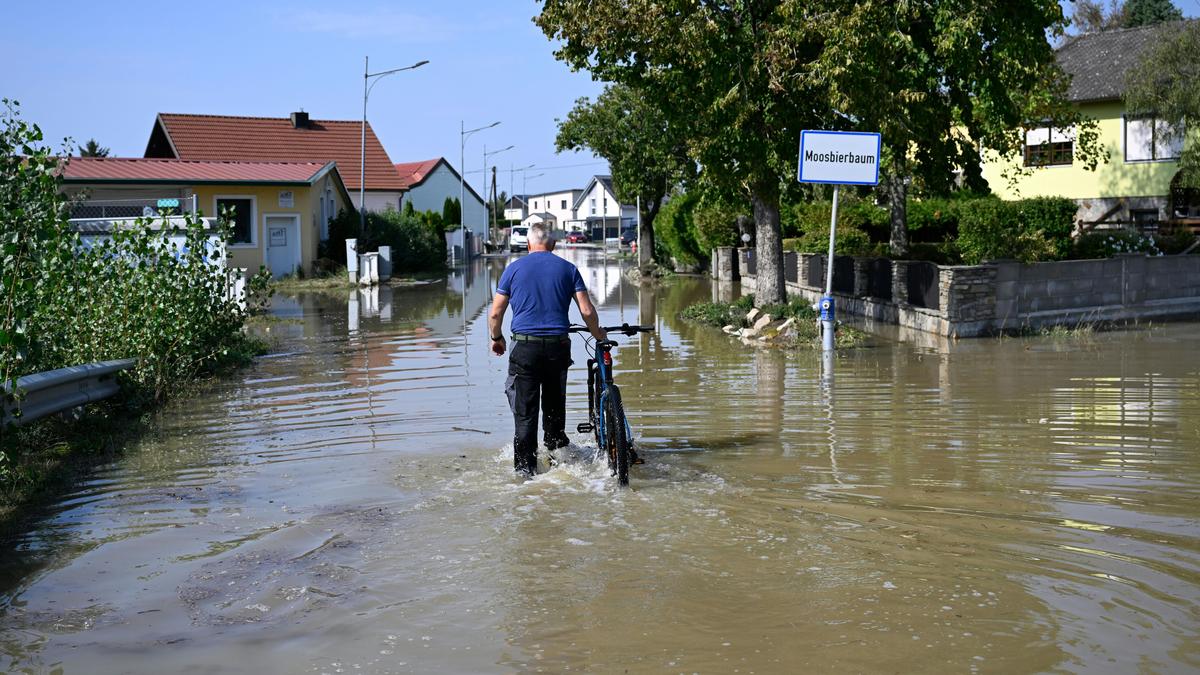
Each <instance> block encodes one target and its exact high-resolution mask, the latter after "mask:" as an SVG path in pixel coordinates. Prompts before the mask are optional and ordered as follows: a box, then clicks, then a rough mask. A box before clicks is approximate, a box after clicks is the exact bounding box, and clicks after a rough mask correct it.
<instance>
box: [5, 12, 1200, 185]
mask: <svg viewBox="0 0 1200 675" xmlns="http://www.w3.org/2000/svg"><path fill="white" fill-rule="evenodd" d="M6 4H9V6H7V7H6V8H5V10H4V13H5V18H6V19H7V20H8V21H7V22H6V23H7V24H8V25H7V26H6V27H5V28H4V29H3V34H4V42H3V46H2V47H0V49H2V53H3V55H4V61H5V66H6V67H5V68H3V70H2V71H0V96H3V97H8V98H15V99H17V100H18V101H20V102H21V104H22V106H21V109H22V112H23V115H24V116H25V117H26V118H27V119H29V120H31V121H34V122H37V123H38V124H39V125H41V127H42V129H43V131H45V133H46V137H47V138H48V139H51V140H52V141H53V142H54V144H55V145H56V146H57V144H58V141H59V139H61V138H63V137H65V136H71V137H73V138H74V139H75V141H76V142H78V143H82V142H84V141H86V140H87V139H89V138H95V139H97V140H98V141H99V142H100V143H101V145H105V146H108V147H110V148H111V149H112V153H113V155H116V156H132V157H139V156H141V154H142V153H143V151H144V150H145V146H146V141H147V139H148V137H149V134H150V128H151V125H152V124H153V121H154V115H155V114H156V113H158V112H180V113H208V114H225V115H259V116H267V117H283V116H286V115H287V114H288V113H290V112H292V111H294V110H297V109H300V108H303V109H304V110H306V111H308V112H309V113H310V114H311V115H312V116H313V117H314V118H317V119H350V120H354V119H360V118H361V116H362V69H363V56H364V55H369V56H370V57H371V69H372V71H376V70H385V69H389V68H396V67H401V66H406V65H410V64H412V63H415V62H416V61H420V60H423V59H428V60H429V61H430V63H429V64H428V65H426V66H424V67H422V68H420V69H418V70H414V71H411V72H404V73H398V74H396V75H392V76H389V77H386V78H383V79H382V80H381V81H380V82H379V84H378V85H376V86H375V88H374V90H373V91H372V93H371V99H370V104H369V108H368V119H369V120H370V122H371V126H372V127H373V128H374V129H375V132H376V133H377V134H378V135H379V137H380V139H381V140H382V141H383V144H384V147H386V148H387V151H388V154H389V155H390V156H391V157H392V160H393V161H396V162H402V161H415V160H421V159H428V158H431V157H437V156H444V157H446V158H447V159H449V160H450V161H451V163H452V164H454V165H455V166H458V164H459V159H458V157H459V120H465V122H466V125H467V128H468V129H470V128H472V127H475V126H483V125H486V124H489V123H491V122H494V121H497V120H498V121H500V122H501V124H500V126H498V127H496V128H494V129H489V130H487V131H483V132H480V133H478V134H475V135H474V136H472V137H471V138H470V139H469V140H468V143H467V148H466V161H465V165H466V170H467V178H468V180H470V181H471V182H472V183H475V184H476V186H477V187H479V177H480V174H479V170H480V168H481V166H482V164H483V158H482V156H481V155H482V153H483V149H484V144H486V145H487V146H488V147H489V148H490V149H493V150H495V149H498V148H503V147H505V146H507V145H510V144H511V145H515V146H516V147H515V148H514V149H513V150H510V151H508V152H504V153H501V154H497V155H495V156H494V157H493V158H491V160H490V161H489V164H493V163H494V164H497V165H498V166H499V167H501V169H503V171H501V172H500V173H499V174H498V175H497V183H498V186H499V188H500V189H501V190H504V191H508V190H509V172H508V171H507V169H508V168H509V167H510V166H515V167H518V168H519V167H522V166H525V165H528V164H536V166H537V168H535V169H532V170H530V171H529V172H528V175H529V176H534V175H536V174H539V173H542V174H544V175H542V176H541V177H538V178H532V179H531V180H529V182H528V190H529V191H530V192H538V191H549V190H557V189H564V188H569V187H579V188H582V187H583V186H584V184H585V183H586V182H587V180H588V178H590V177H591V176H592V175H593V174H596V173H604V172H607V165H606V164H605V163H604V162H603V161H601V160H599V159H598V158H596V157H594V156H592V155H591V154H590V153H578V154H576V153H565V154H561V155H559V154H556V153H555V152H554V136H555V132H556V129H557V126H556V124H555V119H556V118H562V117H565V116H566V113H567V112H568V111H569V110H570V109H571V107H572V105H573V104H574V101H575V99H577V98H579V97H581V96H592V97H594V96H595V95H596V94H598V93H599V91H600V88H601V87H600V85H599V84H597V83H595V82H593V81H592V80H591V77H590V76H589V75H588V74H587V73H572V72H570V71H569V70H568V69H567V68H566V67H565V66H564V65H562V64H561V63H559V62H557V61H555V60H554V57H553V54H552V52H553V45H552V44H551V43H550V42H549V41H548V40H547V39H546V38H545V36H543V35H542V33H541V31H539V30H538V29H537V27H536V26H534V25H533V23H532V22H531V18H532V17H533V15H534V14H535V13H536V12H537V11H538V9H539V7H540V6H539V4H538V3H536V2H534V0H492V1H487V0H443V1H441V2H432V3H430V2H422V3H417V2H352V1H343V2H312V1H310V0H292V1H290V2H247V1H242V2H227V1H223V0H218V1H214V2H206V3H186V4H185V3H172V2H167V1H165V0H164V1H162V2H141V1H129V2H126V1H122V2H119V3H107V2H79V1H77V0H58V1H45V0H43V1H42V2H30V1H27V0H16V1H15V2H12V3H6ZM1063 4H1064V6H1065V7H1068V12H1069V11H1070V9H1069V6H1070V3H1069V2H1065V1H1064V2H1063ZM1175 4H1176V6H1177V7H1179V8H1180V9H1182V10H1183V11H1184V13H1185V14H1187V15H1188V16H1196V15H1197V14H1200V0H1175ZM579 165H583V166H579ZM521 190H522V187H521V180H520V174H519V173H518V174H517V177H516V180H515V191H516V192H521Z"/></svg>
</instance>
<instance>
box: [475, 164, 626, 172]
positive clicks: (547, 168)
mask: <svg viewBox="0 0 1200 675" xmlns="http://www.w3.org/2000/svg"><path fill="white" fill-rule="evenodd" d="M600 164H605V165H607V164H608V162H586V163H584V164H560V165H558V166H539V167H536V170H537V171H558V170H559V169H578V168H580V167H584V166H597V165H600ZM496 170H497V171H507V169H505V168H504V167H502V166H501V167H497V168H496ZM482 172H483V169H474V170H472V171H464V172H463V173H465V174H471V173H482Z"/></svg>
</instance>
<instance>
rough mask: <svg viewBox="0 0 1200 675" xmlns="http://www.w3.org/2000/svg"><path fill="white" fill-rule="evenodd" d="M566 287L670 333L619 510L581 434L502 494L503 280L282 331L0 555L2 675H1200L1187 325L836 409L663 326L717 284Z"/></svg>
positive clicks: (921, 383)
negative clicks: (555, 461) (1060, 674)
mask: <svg viewBox="0 0 1200 675" xmlns="http://www.w3.org/2000/svg"><path fill="white" fill-rule="evenodd" d="M562 254H563V255H564V257H567V258H569V259H571V260H572V261H574V262H576V263H577V264H578V265H579V267H580V270H581V272H582V274H583V278H584V281H585V282H586V283H587V284H588V286H589V289H591V291H592V295H593V297H594V298H595V299H596V300H597V305H598V307H599V310H600V315H601V321H602V323H604V324H613V323H620V322H622V321H627V322H629V323H647V324H653V325H655V326H656V328H657V332H656V333H654V334H652V335H645V336H640V337H637V338H631V339H630V338H623V337H622V338H617V339H618V340H619V341H620V344H621V346H620V347H618V348H617V349H616V350H615V352H614V353H615V359H616V368H615V371H616V381H617V383H618V384H619V385H620V386H621V389H622V394H623V397H624V401H625V406H626V410H627V411H628V413H629V416H630V422H631V423H632V424H633V426H634V429H635V434H636V435H637V436H638V438H639V447H640V448H642V449H643V455H644V456H645V457H646V464H645V465H643V466H637V467H634V468H633V470H632V471H631V479H630V488H629V489H627V490H619V489H618V488H617V486H616V480H615V478H612V477H609V476H608V475H607V471H606V470H605V469H604V468H603V467H602V465H601V463H593V462H591V461H590V460H591V453H592V451H593V448H592V441H591V439H590V437H588V436H585V435H582V434H575V433H573V431H572V433H571V435H572V439H573V441H574V442H575V444H574V445H573V446H572V447H571V452H570V453H568V456H567V458H566V461H565V462H563V463H562V464H561V465H560V466H558V467H556V468H554V469H552V470H550V471H548V472H547V473H545V474H542V475H540V476H538V477H537V478H536V479H535V480H533V481H530V482H526V483H521V482H519V481H518V480H516V479H515V478H514V476H513V472H512V418H511V415H510V413H509V411H508V409H507V405H506V401H505V398H504V395H503V392H502V387H503V382H504V377H505V369H506V364H507V357H505V358H504V359H501V358H496V357H492V356H491V355H490V354H489V352H488V343H487V326H486V308H487V305H488V303H489V302H490V299H491V294H492V291H493V289H494V287H495V284H496V281H497V280H498V279H499V276H500V272H501V270H502V266H503V264H504V261H503V260H502V259H493V260H482V261H476V263H475V264H474V265H473V267H472V268H471V269H470V270H468V271H467V273H466V274H464V273H463V272H462V271H459V272H457V273H455V274H453V275H451V276H450V278H449V279H448V280H447V281H445V282H437V283H432V284H428V285H424V286H417V287H409V288H395V289H383V290H382V291H379V292H378V293H376V294H374V295H371V294H365V293H362V294H360V293H357V292H338V293H320V294H317V293H313V294H305V295H301V296H299V297H277V298H276V302H275V309H274V312H275V313H276V314H277V315H278V316H279V317H280V320H279V321H276V322H274V323H272V324H270V327H269V330H270V333H271V335H272V336H273V338H274V339H275V340H276V342H277V345H278V348H277V351H276V352H275V353H272V354H271V355H269V356H267V357H264V358H262V359H260V360H259V361H257V362H256V363H255V364H254V365H253V366H252V367H251V368H249V369H247V370H246V371H243V372H240V373H236V374H235V375H233V376H232V377H230V378H228V379H225V380H221V381H217V382H213V383H212V384H211V385H210V386H208V387H207V388H206V390H205V391H204V392H203V393H202V394H201V395H200V396H198V397H196V398H191V399H187V400H183V401H179V402H177V403H175V404H173V405H171V406H170V407H168V408H167V409H165V410H164V411H162V412H161V414H160V415H159V416H158V419H157V422H156V427H155V433H154V434H153V435H151V436H149V437H147V438H145V439H143V440H142V441H141V442H139V443H138V444H137V445H136V447H133V448H131V449H130V450H129V451H128V452H127V454H126V455H125V456H124V457H123V458H121V459H120V460H119V461H117V462H115V463H113V464H110V465H105V466H101V467H99V468H98V469H97V470H96V471H95V473H94V474H93V475H91V476H90V477H89V479H88V480H87V481H86V482H84V483H82V484H80V485H78V486H77V487H76V489H75V491H74V492H72V493H70V494H66V495H63V496H62V497H61V499H59V500H58V501H57V502H56V503H54V504H52V505H51V506H50V507H49V508H48V510H47V512H46V513H45V514H44V516H43V517H42V518H41V519H39V520H38V521H37V522H36V523H34V524H33V525H32V526H31V529H29V530H28V531H27V532H26V533H25V534H23V535H22V536H21V537H20V538H19V539H18V540H16V541H14V542H9V543H7V544H6V545H5V548H3V550H2V553H0V556H2V559H0V671H8V672H31V673H43V672H63V673H124V672H138V673H161V672H187V673H215V672H247V673H251V672H253V673H264V672H280V673H298V672H314V673H336V672H345V673H353V672H364V673H391V672H396V673H408V672H414V673H430V672H446V673H482V672H537V671H545V672H562V671H584V672H600V673H607V672H631V673H638V672H687V673H692V672H700V673H732V672H740V673H783V672H806V671H811V672H876V671H891V672H1042V671H1048V670H1056V671H1073V672H1084V671H1086V672H1112V673H1128V672H1155V673H1177V672H1194V671H1196V670H1197V669H1200V325H1198V324H1195V323H1179V324H1168V325H1165V326H1158V327H1154V328H1151V329H1148V330H1131V331H1121V332H1113V333H1101V334H1095V335H1090V336H1082V337H1067V338H1060V339H1052V338H1035V339H981V340H974V341H962V342H958V343H949V342H946V341H944V340H937V339H934V338H931V337H923V338H919V339H915V340H914V339H905V340H898V339H895V336H889V335H887V334H883V335H881V336H880V337H878V338H877V339H875V340H873V341H872V343H871V344H870V345H869V346H867V347H865V348H862V349H856V350H847V351H843V352H840V353H839V355H838V358H837V361H836V365H835V374H834V376H833V377H832V378H824V377H823V376H822V363H821V355H820V354H819V353H810V352H796V353H787V352H780V351H755V350H752V349H747V348H745V347H742V346H741V345H740V344H738V343H736V342H735V341H733V340H732V339H730V338H729V337H727V336H725V335H723V334H722V333H721V332H720V331H718V330H716V329H711V328H706V327H701V326H696V325H693V324H688V323H684V322H683V321H682V320H680V319H679V318H678V313H679V311H680V310H682V309H683V308H684V307H686V306H687V305H689V304H691V303H693V302H696V301H699V300H708V299H710V298H711V295H712V290H711V289H710V284H709V282H708V281H707V280H706V279H699V278H680V279H677V280H674V281H672V282H670V283H668V284H666V285H664V286H662V287H659V288H639V287H638V286H637V285H636V284H631V283H630V282H628V281H627V280H625V279H624V277H623V275H622V274H621V270H620V269H619V268H618V266H617V265H616V264H615V263H613V262H612V261H611V260H608V261H607V262H606V260H605V259H603V258H601V257H600V253H599V252H596V251H583V250H568V251H565V252H563V253H562ZM464 289H465V292H464ZM348 296H349V298H350V299H348ZM573 316H577V314H575V313H574V310H573ZM906 337H907V336H906ZM574 352H575V356H574V358H575V366H574V367H573V368H572V372H571V376H570V384H569V389H568V401H567V407H568V416H567V418H568V424H567V426H568V430H573V429H574V427H575V424H576V423H578V422H582V421H584V419H585V417H586V412H587V393H586V387H585V382H586V371H585V369H584V367H583V366H584V361H585V359H586V355H585V352H584V348H583V341H582V340H581V339H576V340H575V342H574Z"/></svg>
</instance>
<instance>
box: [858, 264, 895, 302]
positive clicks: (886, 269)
mask: <svg viewBox="0 0 1200 675" xmlns="http://www.w3.org/2000/svg"><path fill="white" fill-rule="evenodd" d="M862 264H863V267H864V268H865V272H866V275H867V295H868V296H869V297H872V298H879V299H880V300H891V299H892V261H891V260H889V259H887V258H871V259H869V260H865V261H862Z"/></svg>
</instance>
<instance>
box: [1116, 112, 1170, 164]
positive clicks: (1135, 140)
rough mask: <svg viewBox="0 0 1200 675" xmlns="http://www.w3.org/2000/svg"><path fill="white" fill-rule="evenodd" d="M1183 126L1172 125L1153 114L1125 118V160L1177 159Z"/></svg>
mask: <svg viewBox="0 0 1200 675" xmlns="http://www.w3.org/2000/svg"><path fill="white" fill-rule="evenodd" d="M1183 131H1184V130H1183V128H1182V126H1180V127H1173V126H1171V125H1170V124H1167V123H1166V122H1164V121H1162V120H1160V119H1158V118H1157V117H1154V116H1153V115H1141V116H1128V117H1126V118H1125V161H1126V162H1157V161H1162V160H1167V159H1179V155H1180V153H1181V152H1182V151H1183V136H1184V134H1183Z"/></svg>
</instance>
